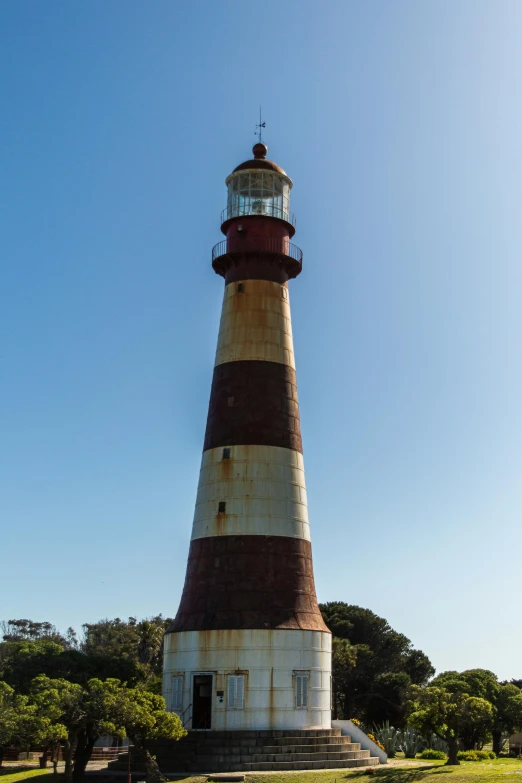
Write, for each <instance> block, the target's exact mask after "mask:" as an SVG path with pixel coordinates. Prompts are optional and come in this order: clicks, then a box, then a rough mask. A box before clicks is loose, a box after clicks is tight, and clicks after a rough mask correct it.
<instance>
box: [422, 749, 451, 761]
mask: <svg viewBox="0 0 522 783" xmlns="http://www.w3.org/2000/svg"><path fill="white" fill-rule="evenodd" d="M418 758H420V759H428V760H430V761H433V760H438V759H440V760H441V761H445V760H446V759H447V758H448V757H447V756H446V754H445V753H444V751H443V750H433V748H426V750H423V751H422V753H419V756H418Z"/></svg>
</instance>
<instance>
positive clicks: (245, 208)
mask: <svg viewBox="0 0 522 783" xmlns="http://www.w3.org/2000/svg"><path fill="white" fill-rule="evenodd" d="M248 215H260V216H261V217H275V218H279V220H285V221H286V222H287V223H290V224H291V225H292V226H293V227H294V228H295V215H294V213H293V212H292V211H291V210H290V209H286V207H284V206H281V205H279V204H270V203H268V204H267V203H265V202H264V201H262V200H256V199H249V200H248V202H247V203H246V204H229V205H228V207H225V209H224V210H223V212H222V213H221V225H223V223H224V222H225V221H226V220H230V218H236V217H246V216H248Z"/></svg>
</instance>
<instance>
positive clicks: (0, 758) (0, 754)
mask: <svg viewBox="0 0 522 783" xmlns="http://www.w3.org/2000/svg"><path fill="white" fill-rule="evenodd" d="M3 760H4V746H3V745H0V769H1V768H2V762H3Z"/></svg>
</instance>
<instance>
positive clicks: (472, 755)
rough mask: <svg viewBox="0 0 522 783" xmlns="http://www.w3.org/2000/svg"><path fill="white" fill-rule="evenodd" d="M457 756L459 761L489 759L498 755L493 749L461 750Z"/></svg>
mask: <svg viewBox="0 0 522 783" xmlns="http://www.w3.org/2000/svg"><path fill="white" fill-rule="evenodd" d="M457 758H458V760H459V761H487V760H488V759H496V758H497V756H496V754H495V753H493V751H492V750H459V752H458V753H457Z"/></svg>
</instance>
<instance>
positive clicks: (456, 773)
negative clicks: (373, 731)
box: [248, 759, 522, 783]
mask: <svg viewBox="0 0 522 783" xmlns="http://www.w3.org/2000/svg"><path fill="white" fill-rule="evenodd" d="M407 764H408V762H407V761H405V762H404V766H388V765H387V764H383V765H381V766H379V767H374V769H375V773H374V774H373V775H368V774H366V773H365V772H364V770H357V769H356V770H354V771H353V772H352V771H351V770H343V769H337V770H334V769H332V770H331V771H329V772H315V773H314V772H301V773H299V772H297V773H294V774H292V775H282V774H273V775H248V781H249V783H288V782H289V781H290V783H346V782H347V781H348V782H349V783H350V782H351V781H353V783H355V781H354V780H353V779H354V778H363V779H364V780H367V781H368V783H369V781H370V780H372V781H374V783H515V781H516V783H522V761H518V759H497V760H495V761H463V762H461V764H460V765H459V766H458V767H446V766H445V762H444V761H430V762H428V763H427V764H426V766H424V765H423V766H413V764H412V763H411V762H410V765H409V766H406V765H407ZM359 783H363V781H362V780H360V781H359Z"/></svg>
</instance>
